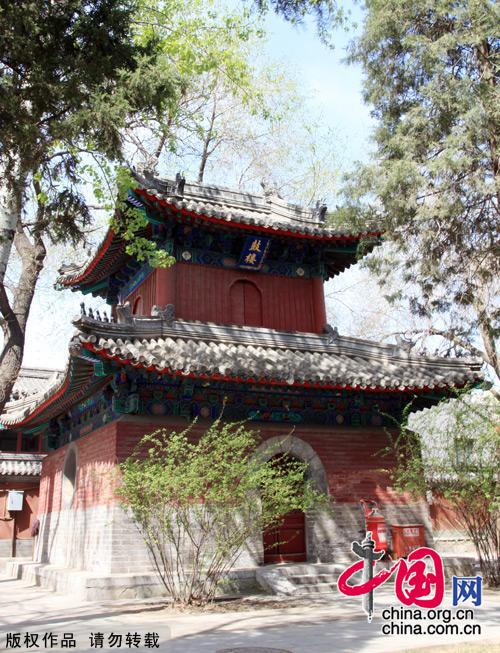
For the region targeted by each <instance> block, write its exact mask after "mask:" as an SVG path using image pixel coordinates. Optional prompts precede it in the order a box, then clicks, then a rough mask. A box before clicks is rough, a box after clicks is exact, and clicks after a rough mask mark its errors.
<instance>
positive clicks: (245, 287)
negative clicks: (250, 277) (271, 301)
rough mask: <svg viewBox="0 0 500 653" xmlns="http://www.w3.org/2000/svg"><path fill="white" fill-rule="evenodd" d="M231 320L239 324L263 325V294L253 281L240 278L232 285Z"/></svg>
mask: <svg viewBox="0 0 500 653" xmlns="http://www.w3.org/2000/svg"><path fill="white" fill-rule="evenodd" d="M229 295H230V302H231V322H232V323H233V324H237V325H238V326H243V325H248V326H257V327H259V326H262V296H261V293H260V290H259V288H258V287H257V286H256V285H255V284H254V283H252V282H251V281H246V280H245V279H239V280H238V281H235V282H234V283H233V285H232V286H231V289H230V292H229Z"/></svg>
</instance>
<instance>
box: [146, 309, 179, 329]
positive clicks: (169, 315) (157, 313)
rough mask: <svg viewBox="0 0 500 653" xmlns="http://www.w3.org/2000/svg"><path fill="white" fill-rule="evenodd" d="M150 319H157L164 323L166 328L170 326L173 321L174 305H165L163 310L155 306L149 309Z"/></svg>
mask: <svg viewBox="0 0 500 653" xmlns="http://www.w3.org/2000/svg"><path fill="white" fill-rule="evenodd" d="M151 317H159V318H160V319H161V320H162V321H164V322H165V323H166V326H169V327H170V326H172V324H173V323H174V321H175V306H174V304H167V305H166V306H165V308H161V307H160V306H156V304H155V305H154V306H153V308H152V309H151Z"/></svg>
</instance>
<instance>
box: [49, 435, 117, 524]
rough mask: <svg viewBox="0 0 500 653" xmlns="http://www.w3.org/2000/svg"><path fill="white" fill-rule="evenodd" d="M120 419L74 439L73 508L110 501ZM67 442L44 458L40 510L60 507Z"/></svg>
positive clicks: (51, 509)
mask: <svg viewBox="0 0 500 653" xmlns="http://www.w3.org/2000/svg"><path fill="white" fill-rule="evenodd" d="M119 423H120V422H112V423H111V424H107V425H105V426H103V427H101V428H100V429H97V431H94V432H93V433H89V434H88V435H85V436H84V437H82V438H80V439H79V440H76V441H75V446H76V449H77V472H76V484H75V494H74V498H73V502H72V504H71V505H72V507H73V508H88V507H90V506H93V505H103V504H109V503H112V502H113V500H114V493H113V488H114V484H115V482H116V479H115V471H114V469H115V464H116V430H117V426H118V425H119ZM68 447H69V445H66V446H64V447H61V449H58V450H57V451H54V452H52V453H50V454H49V455H48V456H47V457H46V458H45V459H44V461H43V465H42V478H41V481H40V512H42V513H46V512H52V511H53V510H61V507H62V503H61V498H62V470H63V466H64V459H65V457H66V453H67V451H68Z"/></svg>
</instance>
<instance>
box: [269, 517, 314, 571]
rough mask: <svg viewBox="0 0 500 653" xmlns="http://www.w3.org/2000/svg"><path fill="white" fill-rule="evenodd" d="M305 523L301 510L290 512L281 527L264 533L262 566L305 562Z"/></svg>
mask: <svg viewBox="0 0 500 653" xmlns="http://www.w3.org/2000/svg"><path fill="white" fill-rule="evenodd" d="M305 522H306V520H305V515H304V513H303V512H302V511H301V510H292V511H291V512H289V513H287V514H286V515H285V517H284V520H283V523H282V524H281V526H278V527H277V528H273V529H268V530H267V531H264V533H263V539H264V564H271V563H277V562H305V561H306V559H307V557H306V523H305Z"/></svg>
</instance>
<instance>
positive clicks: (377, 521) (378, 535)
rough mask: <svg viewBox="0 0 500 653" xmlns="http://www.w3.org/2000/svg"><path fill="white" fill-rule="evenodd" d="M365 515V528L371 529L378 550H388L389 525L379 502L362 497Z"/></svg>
mask: <svg viewBox="0 0 500 653" xmlns="http://www.w3.org/2000/svg"><path fill="white" fill-rule="evenodd" d="M360 504H361V508H362V510H363V514H364V516H365V528H366V530H367V531H371V533H372V539H373V541H374V542H375V550H376V551H387V548H388V543H387V526H386V523H385V518H384V516H383V515H382V514H381V513H380V510H379V506H378V503H377V502H376V501H373V499H360Z"/></svg>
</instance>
